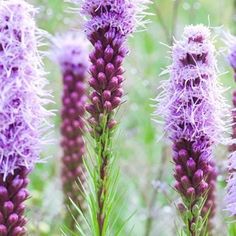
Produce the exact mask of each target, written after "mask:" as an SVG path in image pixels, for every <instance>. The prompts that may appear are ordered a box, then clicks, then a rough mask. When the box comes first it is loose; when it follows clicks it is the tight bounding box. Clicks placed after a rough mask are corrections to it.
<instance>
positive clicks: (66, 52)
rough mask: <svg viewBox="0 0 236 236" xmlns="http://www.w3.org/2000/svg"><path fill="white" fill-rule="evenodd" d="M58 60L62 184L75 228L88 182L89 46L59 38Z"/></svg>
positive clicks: (69, 220) (76, 37)
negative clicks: (85, 159) (86, 126)
mask: <svg viewBox="0 0 236 236" xmlns="http://www.w3.org/2000/svg"><path fill="white" fill-rule="evenodd" d="M55 44H56V45H57V48H56V49H55V54H56V60H57V62H58V63H59V65H60V68H61V72H62V74H63V97H62V111H61V118H62V124H61V134H62V141H61V146H62V148H63V158H62V185H63V190H64V194H65V197H64V199H65V204H66V206H67V207H69V208H70V211H67V214H66V217H65V219H66V224H67V225H68V226H70V227H71V228H74V227H75V225H76V222H75V221H74V219H73V218H72V217H71V214H72V215H73V217H75V218H76V219H77V216H78V212H77V211H76V210H75V209H74V207H73V206H72V202H71V201H73V202H74V203H75V204H76V205H77V206H78V207H80V208H81V209H83V197H82V194H81V191H82V189H79V187H80V188H82V186H81V184H82V183H84V181H85V177H84V168H83V155H84V153H85V143H84V139H83V134H84V130H85V122H84V114H85V103H86V99H87V97H86V86H85V79H86V73H87V69H88V52H87V44H86V43H84V39H83V38H82V37H81V36H80V35H79V34H74V33H68V34H66V35H65V36H63V37H60V38H56V39H55Z"/></svg>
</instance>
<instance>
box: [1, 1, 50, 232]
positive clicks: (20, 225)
mask: <svg viewBox="0 0 236 236" xmlns="http://www.w3.org/2000/svg"><path fill="white" fill-rule="evenodd" d="M34 15H35V9H34V8H33V7H32V6H31V5H29V4H28V3H26V2H25V1H23V0H7V1H6V0H2V1H1V2H0V53H1V57H0V90H1V96H0V123H1V125H0V153H1V154H0V156H1V158H0V235H2V236H22V235H25V234H26V233H27V232H26V231H27V230H26V227H25V225H26V223H27V220H26V219H25V217H24V210H25V204H24V202H25V200H27V199H28V197H29V192H28V190H27V185H28V183H29V179H28V175H29V173H30V172H31V170H32V169H33V168H34V165H35V163H36V162H38V161H39V155H40V151H41V147H42V145H43V144H44V143H45V141H46V140H45V138H44V137H43V136H44V135H45V132H46V131H47V130H48V125H47V124H48V121H47V120H46V119H47V118H48V116H50V115H51V113H50V112H49V111H47V110H46V109H45V108H44V107H43V105H46V104H48V103H49V102H50V100H49V99H48V98H47V97H48V93H47V92H46V91H44V86H45V85H46V84H47V81H46V79H45V78H44V76H45V73H44V71H43V69H42V61H41V57H40V54H39V52H38V45H39V41H38V39H39V36H40V33H41V32H40V30H38V29H37V27H36V25H35V22H34Z"/></svg>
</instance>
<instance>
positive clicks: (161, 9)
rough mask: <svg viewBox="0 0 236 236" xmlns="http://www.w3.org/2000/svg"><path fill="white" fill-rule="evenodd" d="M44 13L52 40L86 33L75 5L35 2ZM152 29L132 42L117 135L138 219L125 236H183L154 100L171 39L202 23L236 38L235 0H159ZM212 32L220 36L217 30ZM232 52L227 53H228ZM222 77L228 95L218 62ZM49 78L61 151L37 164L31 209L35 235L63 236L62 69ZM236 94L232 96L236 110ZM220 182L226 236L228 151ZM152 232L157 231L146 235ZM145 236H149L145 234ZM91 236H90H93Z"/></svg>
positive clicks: (221, 155)
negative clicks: (68, 33) (71, 33)
mask: <svg viewBox="0 0 236 236" xmlns="http://www.w3.org/2000/svg"><path fill="white" fill-rule="evenodd" d="M29 2H31V3H32V4H33V5H34V6H36V7H38V8H39V14H38V15H37V22H38V25H39V27H40V28H42V29H44V30H46V31H48V32H49V33H50V34H52V35H55V34H57V33H63V32H66V31H68V30H71V29H74V28H76V29H81V30H82V25H81V22H82V20H81V19H82V18H81V16H80V15H79V14H76V13H71V11H70V7H71V5H70V4H68V3H64V1H63V0H30V1H29ZM150 13H152V14H151V15H150V16H147V18H148V19H149V20H150V23H149V24H148V25H147V29H146V30H145V31H141V32H136V33H135V34H134V35H133V37H131V38H130V40H129V48H130V54H129V56H128V57H127V59H126V62H125V69H126V74H125V77H126V81H125V91H126V96H125V101H126V102H125V103H124V105H123V107H122V108H121V109H120V111H119V114H118V120H120V121H121V125H120V128H119V132H118V135H116V142H115V153H116V156H117V158H118V164H119V167H120V168H121V180H120V186H121V188H123V189H125V193H124V196H123V200H124V204H125V207H124V209H125V210H124V211H122V212H121V215H122V217H124V218H125V217H127V216H129V215H130V214H132V213H133V212H135V214H134V216H133V217H132V219H131V220H130V221H129V222H128V224H127V225H126V229H125V232H124V235H133V236H139V235H140V236H142V235H153V236H171V235H177V229H176V226H179V225H180V224H181V222H179V221H178V219H177V213H176V209H175V204H176V203H177V202H178V201H179V199H178V195H177V194H176V193H175V191H174V190H173V189H172V187H171V185H172V183H173V177H172V168H173V167H172V163H171V153H170V150H169V148H168V145H169V143H168V142H167V141H166V140H164V139H162V140H161V141H159V142H158V138H159V137H160V136H162V134H161V130H160V129H159V128H156V125H155V123H154V122H153V120H152V119H153V116H152V113H153V112H154V110H155V106H153V105H155V102H153V101H152V100H151V99H153V98H155V97H156V96H157V95H158V94H157V93H158V91H157V87H158V85H159V82H160V81H161V80H163V79H166V77H160V76H159V74H160V73H161V72H162V70H163V69H164V68H165V67H166V66H168V65H169V64H170V53H169V51H170V48H168V47H167V46H165V45H164V44H166V45H170V44H171V41H172V40H171V39H172V35H174V36H175V38H177V39H178V38H180V37H181V33H182V32H183V28H184V26H185V25H187V24H198V23H203V24H205V25H209V26H211V27H219V26H222V29H221V30H230V31H231V33H233V32H235V33H236V25H235V23H236V3H235V0H224V1H222V0H175V1H174V0H158V1H157V0H156V1H154V3H153V4H152V5H151V6H150ZM213 31H216V32H219V31H220V30H219V29H218V28H215V29H213ZM221 37H222V34H218V37H216V41H215V42H216V46H217V49H219V50H220V51H222V46H223V44H222V42H221ZM226 52H227V51H224V53H226ZM218 60H219V69H220V71H221V72H227V71H229V73H226V74H224V75H223V76H221V77H219V79H220V80H221V81H222V83H224V85H225V86H226V87H231V89H232V88H234V87H235V84H234V81H233V75H232V71H231V69H230V67H229V66H228V65H227V61H226V59H225V55H224V54H223V53H219V54H218ZM45 67H46V71H47V72H49V74H48V79H49V81H50V89H51V90H52V91H53V95H54V99H55V104H54V105H52V107H51V108H53V109H56V110H57V112H56V116H55V117H54V118H53V123H54V124H55V132H54V136H55V139H56V143H55V144H54V145H52V146H50V147H49V148H48V150H47V151H45V153H44V154H43V158H46V159H47V160H46V163H43V164H38V165H37V166H36V169H35V171H34V172H33V173H32V175H31V184H30V189H31V195H32V198H31V199H30V201H28V205H29V207H28V213H27V214H28V219H29V224H28V228H29V235H33V236H38V235H40V236H46V235H48V236H49V235H50V236H58V235H61V233H60V227H61V225H62V221H61V219H62V215H63V205H62V193H61V185H60V157H61V154H62V152H61V149H60V146H59V142H60V140H59V137H60V135H59V126H60V116H59V111H60V104H61V103H60V97H61V76H60V73H59V68H58V67H57V65H55V64H53V63H52V62H50V60H48V59H45ZM231 89H229V90H228V91H227V92H226V94H225V95H226V97H227V98H228V100H229V103H230V97H231ZM216 159H217V163H218V168H219V173H220V174H219V177H218V183H219V184H218V189H217V191H218V192H217V194H218V201H219V204H218V212H217V216H216V218H215V224H214V225H215V228H216V229H215V230H216V231H215V234H214V235H227V233H226V228H227V225H226V223H225V222H224V218H225V215H224V212H223V211H222V209H223V207H224V206H223V195H224V192H225V190H224V179H225V166H226V160H227V149H226V148H224V147H220V148H218V151H217V155H216ZM147 231H150V233H149V234H147ZM145 232H146V234H145ZM88 236H89V235H88Z"/></svg>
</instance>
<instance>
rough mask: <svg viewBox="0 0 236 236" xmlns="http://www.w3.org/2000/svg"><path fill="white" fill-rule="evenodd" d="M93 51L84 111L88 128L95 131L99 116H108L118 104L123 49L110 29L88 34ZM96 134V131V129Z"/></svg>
mask: <svg viewBox="0 0 236 236" xmlns="http://www.w3.org/2000/svg"><path fill="white" fill-rule="evenodd" d="M89 38H90V41H91V42H92V43H93V45H94V51H93V52H92V53H91V54H90V60H91V62H92V66H91V67H90V72H91V76H92V77H91V79H90V80H89V84H90V86H91V87H92V88H93V89H94V91H93V92H92V93H91V95H90V100H91V104H89V105H87V106H86V110H87V111H88V112H89V113H90V114H91V117H90V119H89V122H90V124H91V125H92V127H96V128H98V126H99V124H100V123H101V121H100V119H101V116H100V114H110V113H112V111H113V110H114V109H115V108H117V107H118V106H119V105H120V103H121V98H122V95H123V89H122V82H123V80H124V79H123V76H122V74H123V69H122V62H123V60H124V57H125V55H126V54H127V50H126V48H125V47H124V45H123V44H124V38H123V37H122V36H121V35H120V34H119V33H118V32H117V31H116V30H114V29H109V27H106V28H105V29H101V30H99V32H94V33H92V34H91V35H90V37H89ZM115 125H116V122H115V121H114V120H113V119H111V120H109V122H108V127H109V128H110V129H112V128H113V127H114V126H115ZM96 132H97V133H98V135H99V129H97V130H96Z"/></svg>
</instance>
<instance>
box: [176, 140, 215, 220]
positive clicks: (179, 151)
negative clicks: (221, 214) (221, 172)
mask: <svg viewBox="0 0 236 236" xmlns="http://www.w3.org/2000/svg"><path fill="white" fill-rule="evenodd" d="M173 150H174V157H173V159H174V162H175V173H174V177H175V179H176V183H175V189H176V190H177V191H178V192H179V193H180V194H181V195H182V197H183V198H186V199H190V201H191V204H192V207H193V206H194V205H195V204H196V203H197V201H198V199H199V198H201V197H202V198H204V197H205V196H207V199H206V202H205V204H204V206H203V209H202V216H205V215H206V214H208V213H209V212H210V214H211V216H213V215H214V213H215V193H214V191H215V185H216V177H217V173H216V169H215V165H214V163H213V161H209V162H208V161H206V160H204V158H203V157H202V153H201V152H198V151H194V150H193V147H192V143H191V142H189V141H186V140H182V141H180V142H178V143H176V144H175V145H174V147H173Z"/></svg>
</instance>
